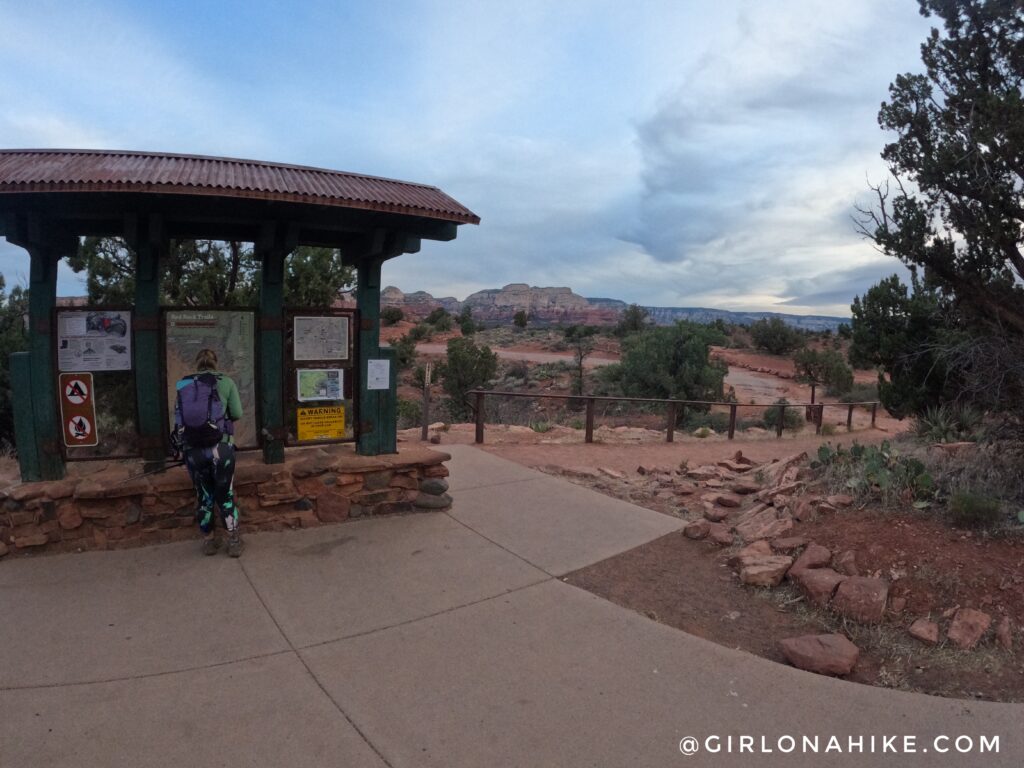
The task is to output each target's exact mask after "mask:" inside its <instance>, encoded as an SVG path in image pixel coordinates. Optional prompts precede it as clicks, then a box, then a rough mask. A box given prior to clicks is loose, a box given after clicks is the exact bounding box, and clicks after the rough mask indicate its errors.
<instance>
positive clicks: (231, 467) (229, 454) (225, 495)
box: [172, 349, 242, 557]
mask: <svg viewBox="0 0 1024 768" xmlns="http://www.w3.org/2000/svg"><path fill="white" fill-rule="evenodd" d="M175 389H176V390H177V397H176V398H175V404H174V435H173V437H172V443H173V444H174V447H175V450H176V451H180V452H181V453H182V454H184V458H185V465H186V466H187V467H188V473H189V476H190V477H191V478H192V484H193V485H194V486H195V489H196V504H197V509H196V519H197V520H198V522H199V529H200V530H201V531H202V532H203V534H204V535H205V538H204V539H203V554H205V555H214V554H216V553H217V551H218V550H219V549H220V546H221V542H220V539H219V538H218V537H217V533H216V526H215V524H214V522H215V521H214V516H213V515H214V507H216V508H217V509H218V511H219V512H220V519H221V522H222V523H223V525H224V530H225V531H227V536H228V554H229V555H230V556H231V557H240V556H241V554H242V537H241V535H240V534H239V531H238V505H237V504H235V489H234V477H235V443H234V425H233V422H235V421H237V420H238V419H240V418H242V401H241V398H240V397H239V395H238V386H237V385H236V384H235V382H234V381H232V380H231V378H230V377H229V376H226V375H224V374H223V373H219V372H218V371H217V354H216V353H215V352H214V351H213V350H212V349H202V350H200V351H199V354H198V355H196V372H195V373H193V374H190V375H188V376H185V377H183V378H182V379H181V380H180V381H178V383H177V385H176V386H175Z"/></svg>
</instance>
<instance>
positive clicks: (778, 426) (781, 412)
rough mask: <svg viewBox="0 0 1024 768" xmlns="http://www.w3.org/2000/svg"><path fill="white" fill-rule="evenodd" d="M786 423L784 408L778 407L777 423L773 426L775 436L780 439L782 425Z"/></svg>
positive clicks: (782, 406)
mask: <svg viewBox="0 0 1024 768" xmlns="http://www.w3.org/2000/svg"><path fill="white" fill-rule="evenodd" d="M785 421H786V406H784V405H780V406H779V423H778V424H776V425H775V436H776V437H782V425H783V424H784V423H785Z"/></svg>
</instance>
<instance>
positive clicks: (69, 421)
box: [58, 373, 99, 448]
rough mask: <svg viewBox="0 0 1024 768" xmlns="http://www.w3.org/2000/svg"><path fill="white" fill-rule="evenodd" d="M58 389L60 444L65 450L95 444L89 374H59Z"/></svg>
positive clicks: (94, 421) (93, 405)
mask: <svg viewBox="0 0 1024 768" xmlns="http://www.w3.org/2000/svg"><path fill="white" fill-rule="evenodd" d="M58 386H59V388H60V415H61V423H62V424H63V425H64V429H63V432H64V445H66V446H67V447H68V448H81V447H87V446H94V445H97V444H99V435H98V434H97V432H96V400H95V396H94V392H93V388H92V374H91V373H62V374H61V375H60V379H59V381H58Z"/></svg>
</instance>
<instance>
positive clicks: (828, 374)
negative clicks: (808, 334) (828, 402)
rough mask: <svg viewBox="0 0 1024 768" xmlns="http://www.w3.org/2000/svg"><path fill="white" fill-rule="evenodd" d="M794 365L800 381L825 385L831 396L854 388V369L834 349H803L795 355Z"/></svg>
mask: <svg viewBox="0 0 1024 768" xmlns="http://www.w3.org/2000/svg"><path fill="white" fill-rule="evenodd" d="M793 365H794V367H795V368H796V372H797V380H798V381H802V382H805V383H807V384H824V385H825V386H826V387H827V389H826V392H827V393H828V394H829V395H833V396H835V395H842V394H844V393H846V392H849V391H850V389H851V388H852V387H853V369H852V368H850V366H848V365H847V364H846V361H845V360H844V359H843V356H842V355H841V354H839V353H838V352H836V351H835V350H833V349H826V350H824V351H818V350H816V349H801V350H799V351H798V352H797V353H796V354H795V355H793Z"/></svg>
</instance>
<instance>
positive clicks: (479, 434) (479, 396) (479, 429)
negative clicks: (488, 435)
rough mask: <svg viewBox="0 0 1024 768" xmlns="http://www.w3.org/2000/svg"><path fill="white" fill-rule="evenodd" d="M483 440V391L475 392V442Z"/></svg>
mask: <svg viewBox="0 0 1024 768" xmlns="http://www.w3.org/2000/svg"><path fill="white" fill-rule="evenodd" d="M483 441H484V393H483V392H477V393H476V442H477V443H482V442H483Z"/></svg>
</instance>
